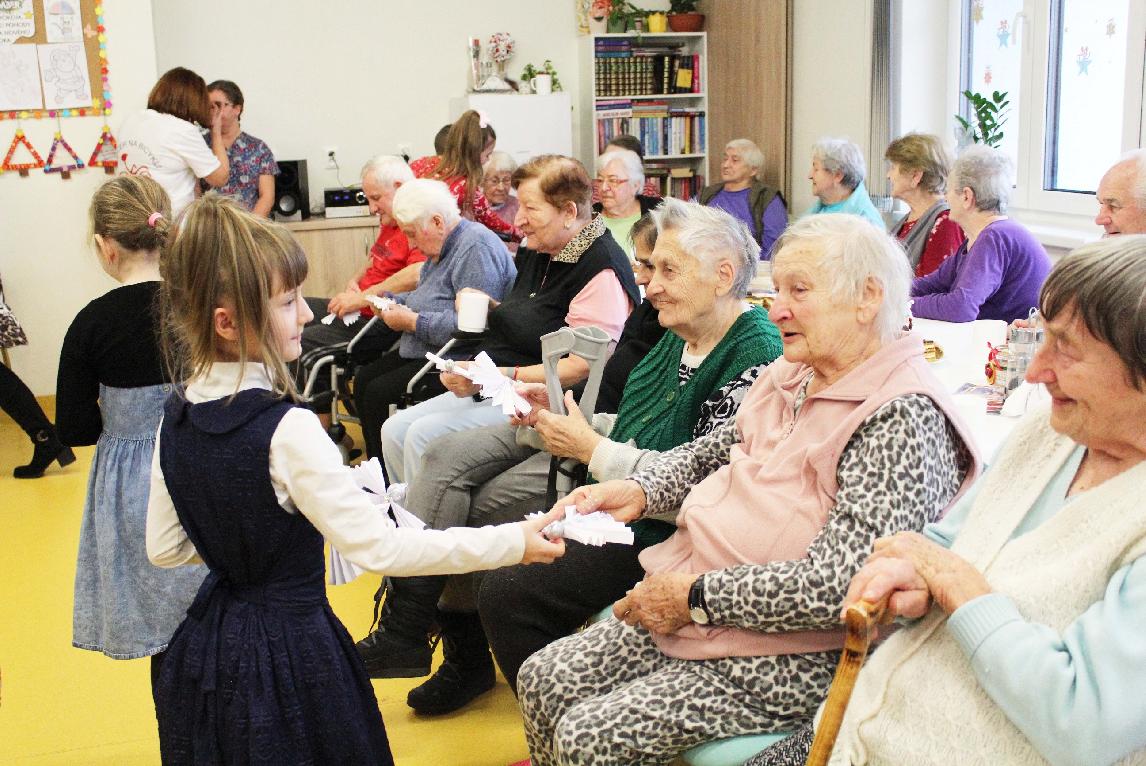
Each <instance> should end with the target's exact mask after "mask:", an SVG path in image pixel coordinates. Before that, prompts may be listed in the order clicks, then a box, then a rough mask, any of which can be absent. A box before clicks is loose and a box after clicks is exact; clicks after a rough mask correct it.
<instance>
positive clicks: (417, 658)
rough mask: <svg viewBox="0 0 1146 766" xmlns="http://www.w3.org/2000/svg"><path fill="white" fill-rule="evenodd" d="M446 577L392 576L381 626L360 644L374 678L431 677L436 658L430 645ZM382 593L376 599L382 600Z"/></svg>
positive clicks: (369, 671)
mask: <svg viewBox="0 0 1146 766" xmlns="http://www.w3.org/2000/svg"><path fill="white" fill-rule="evenodd" d="M445 586H446V577H445V575H434V576H430V577H388V578H387V579H386V584H384V585H383V590H385V591H386V599H385V602H384V603H383V604H382V616H381V617H380V618H379V620H378V627H377V628H376V629H375V630H374V632H373V633H371V634H370V635H368V636H367V637H366V638H364V639H362V640H361V641H359V642H358V643H357V644H356V647H357V649H358V655H359V656H360V657H362V661H363V662H365V663H366V672H367V673H369V674H370V677H371V678H415V677H417V676H424V675H428V674H429V672H430V661H431V660H432V659H433V656H434V646H435V645H436V641H435V643H434V644H431V643H430V637H431V636H432V634H433V629H434V622H435V619H436V618H437V612H438V608H437V604H438V597H439V596H441V595H442V590H443V589H444V588H445ZM382 595H383V594H382V591H381V590H380V591H379V595H378V596H377V597H376V598H381V597H382Z"/></svg>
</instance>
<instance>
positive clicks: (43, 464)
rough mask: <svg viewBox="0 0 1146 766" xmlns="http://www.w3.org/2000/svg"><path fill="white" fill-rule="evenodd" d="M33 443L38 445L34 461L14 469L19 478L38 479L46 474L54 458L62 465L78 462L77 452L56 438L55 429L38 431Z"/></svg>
mask: <svg viewBox="0 0 1146 766" xmlns="http://www.w3.org/2000/svg"><path fill="white" fill-rule="evenodd" d="M32 443H33V444H34V445H36V451H35V452H34V453H33V454H32V462H30V463H28V465H21V466H17V467H16V468H15V469H13V471H12V475H13V476H15V477H16V478H17V479H38V478H39V477H41V476H43V475H44V471H45V470H47V468H48V466H50V465H51V464H52V461H53V460H58V461H59V463H60V466H61V467H63V466H65V465H70V464H72V463H74V462H76V455H75V453H74V452H72V451H71V449H70V448H68V447H65V446H64V445H63V443H61V442H60V440H59V439H58V438H56V432H55V431H49V430H47V429H44V430H42V431H38V432H37V433H36V434H35V436H33V437H32Z"/></svg>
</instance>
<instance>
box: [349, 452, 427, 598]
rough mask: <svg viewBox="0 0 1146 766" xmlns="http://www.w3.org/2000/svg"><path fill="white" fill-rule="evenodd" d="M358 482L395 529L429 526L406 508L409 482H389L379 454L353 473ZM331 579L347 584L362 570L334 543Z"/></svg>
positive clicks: (363, 463)
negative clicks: (390, 483) (387, 483)
mask: <svg viewBox="0 0 1146 766" xmlns="http://www.w3.org/2000/svg"><path fill="white" fill-rule="evenodd" d="M350 476H351V478H353V479H354V483H355V484H357V485H358V486H359V487H361V488H362V489H363V490H365V491H366V492H367V494H368V495H369V497H370V500H371V502H373V503H374V504H375V505H376V506H378V510H379V511H381V512H382V513H384V514H385V517H386V522H387V523H388V524H389V526H390V528H391V529H398V528H403V529H425V528H426V523H425V522H424V521H422V520H421V519H419V518H418V517H417V516H415V515H414V514H412V513H410V512H409V511H407V510H406V509H405V508H403V507H402V506H401V505H400V503H402V502H403V501H404V500H405V499H406V485H405V484H393V485H391V486H389V487H387V486H386V475H385V474H384V473H383V472H382V465H381V463H379V462H378V458H376V457H375V458H370V459H369V460H364V461H363V462H361V463H359V464H358V465H357V466H355V467H354V468H353V469H352V470H351V473H350ZM328 570H329V574H328V581H329V582H330V584H331V585H345V584H346V583H348V582H351V581H353V580H354V579H356V578H357V577H358V576H359V575H360V574H362V569H361V568H360V567H358V566H357V565H355V564H353V563H351V562H350V560H348V559H346V558H344V557H343V556H342V554H340V553H339V552H338V551H337V550H335V548H334V546H333V545H332V546H330V566H329V567H328Z"/></svg>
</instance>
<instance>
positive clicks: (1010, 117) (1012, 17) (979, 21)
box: [956, 0, 1026, 166]
mask: <svg viewBox="0 0 1146 766" xmlns="http://www.w3.org/2000/svg"><path fill="white" fill-rule="evenodd" d="M1022 10H1023V0H971V1H970V2H969V3H967V18H966V21H965V23H966V29H967V34H966V35H964V44H965V45H966V46H967V51H966V55H965V56H964V57H963V67H964V69H963V90H970V91H974V92H976V93H981V94H982V95H984V96H985V97H987V98H990V97H991V94H992V93H993V92H994V91H1002V92H1006V93H1007V97H1008V99H1009V100H1010V102H1011V104H1010V107H1009V108H1008V110H1009V111H1008V112H1007V114H1006V120H1007V122H1006V124H1005V125H1004V126H1003V128H1002V130H1003V140H1002V142H1001V143H1000V144H999V149H1001V150H1002V151H1004V152H1006V153H1007V154H1009V155H1010V157H1011V159H1012V160H1014V161H1015V165H1016V166H1018V153H1019V107H1020V95H1021V93H1020V87H1019V86H1020V83H1021V78H1022V59H1023V49H1022V37H1023V36H1025V35H1026V29H1025V28H1022V27H1020V29H1019V30H1018V31H1019V32H1021V33H1022V35H1021V36H1020V35H1019V34H1016V29H1015V28H1016V26H1019V25H1020V24H1022V21H1021V20H1020V15H1021V13H1022ZM960 98H961V105H960V108H961V110H962V114H963V117H964V118H966V119H967V120H968V121H970V122H972V123H973V122H974V114H973V112H972V109H971V106H970V104H969V103H968V102H967V100H966V99H963V98H962V97H960ZM956 139H957V141H958V142H959V144H960V145H963V144H964V143H966V142H967V141H969V140H970V139H968V138H966V137H965V136H962V135H957V136H956Z"/></svg>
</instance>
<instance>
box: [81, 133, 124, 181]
mask: <svg viewBox="0 0 1146 766" xmlns="http://www.w3.org/2000/svg"><path fill="white" fill-rule="evenodd" d="M88 165H90V166H91V167H93V168H103V172H105V173H107V174H108V175H109V176H110V175H112V174H113V173H115V169H116V167H117V166H118V165H119V144H118V143H117V142H116V140H115V136H113V135H112V134H111V128H109V127H108V126H107V125H104V126H103V133H101V134H100V136H99V142H98V143H97V144H96V145H95V149H92V157H91V159H90V160H88Z"/></svg>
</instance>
